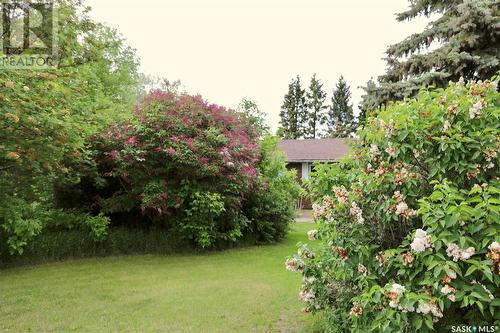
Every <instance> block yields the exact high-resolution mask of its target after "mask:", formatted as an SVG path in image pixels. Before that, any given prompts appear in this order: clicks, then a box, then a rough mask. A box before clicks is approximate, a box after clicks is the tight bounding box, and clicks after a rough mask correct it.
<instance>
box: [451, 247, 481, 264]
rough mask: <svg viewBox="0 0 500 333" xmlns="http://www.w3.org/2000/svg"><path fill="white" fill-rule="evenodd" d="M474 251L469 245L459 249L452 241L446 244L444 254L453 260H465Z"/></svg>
mask: <svg viewBox="0 0 500 333" xmlns="http://www.w3.org/2000/svg"><path fill="white" fill-rule="evenodd" d="M474 253H476V250H475V249H474V248H473V247H472V246H471V247H469V248H467V249H465V250H462V249H460V247H458V245H456V244H454V243H450V244H448V247H447V248H446V254H447V255H448V257H452V258H453V261H459V260H467V259H469V258H470V257H471V256H473V255H474Z"/></svg>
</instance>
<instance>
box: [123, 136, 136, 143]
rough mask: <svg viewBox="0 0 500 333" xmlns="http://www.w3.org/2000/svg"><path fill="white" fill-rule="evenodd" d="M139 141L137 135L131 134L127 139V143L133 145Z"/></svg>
mask: <svg viewBox="0 0 500 333" xmlns="http://www.w3.org/2000/svg"><path fill="white" fill-rule="evenodd" d="M136 142H137V137H136V136H131V137H130V138H128V140H127V141H125V144H127V145H133V144H135V143H136Z"/></svg>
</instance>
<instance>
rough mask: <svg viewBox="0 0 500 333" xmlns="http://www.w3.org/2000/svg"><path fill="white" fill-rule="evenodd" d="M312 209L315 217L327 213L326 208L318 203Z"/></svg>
mask: <svg viewBox="0 0 500 333" xmlns="http://www.w3.org/2000/svg"><path fill="white" fill-rule="evenodd" d="M312 209H313V217H320V216H322V215H323V214H324V213H325V208H323V206H321V205H318V204H316V203H314V204H313V205H312Z"/></svg>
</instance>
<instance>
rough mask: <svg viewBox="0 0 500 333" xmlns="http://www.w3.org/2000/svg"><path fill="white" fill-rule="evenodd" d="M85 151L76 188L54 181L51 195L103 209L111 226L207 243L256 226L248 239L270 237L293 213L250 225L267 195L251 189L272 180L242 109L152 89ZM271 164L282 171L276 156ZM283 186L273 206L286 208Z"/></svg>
mask: <svg viewBox="0 0 500 333" xmlns="http://www.w3.org/2000/svg"><path fill="white" fill-rule="evenodd" d="M92 149H93V150H94V161H95V163H96V167H95V169H92V168H90V170H94V175H91V174H90V173H89V171H87V172H86V176H85V177H83V179H82V180H81V181H80V182H79V184H78V185H77V186H76V187H73V188H71V187H67V186H62V187H60V189H59V191H58V197H59V198H60V199H61V200H60V201H62V202H63V203H66V204H68V202H69V201H71V200H73V199H74V198H77V201H78V202H76V203H75V202H73V203H71V202H70V206H73V207H74V205H75V204H76V206H79V207H82V205H83V206H86V207H85V208H86V209H87V210H90V211H94V212H99V213H104V214H107V215H109V216H111V218H112V225H126V226H130V227H140V228H148V229H151V228H161V229H163V230H169V231H170V232H171V233H173V234H176V235H178V236H179V237H181V238H187V239H190V240H192V241H193V243H194V244H196V245H197V246H200V247H213V246H215V245H224V244H230V243H233V242H235V241H237V240H240V239H241V238H242V237H243V236H244V235H245V234H249V233H259V230H260V231H261V232H262V233H265V234H266V235H265V237H259V236H258V237H252V238H253V239H257V240H259V239H260V240H263V241H275V240H278V239H279V238H281V237H282V236H283V235H284V233H285V230H286V228H287V225H288V222H289V221H290V220H292V218H293V215H291V214H281V215H279V214H274V215H273V216H272V219H270V220H269V219H268V218H267V219H266V221H265V223H270V226H267V227H266V228H260V229H259V228H257V225H260V223H262V222H263V221H257V219H256V216H257V215H256V214H257V213H256V212H257V211H256V210H255V209H254V208H255V207H256V206H262V205H266V204H269V202H268V200H267V199H266V198H269V200H270V199H272V198H271V197H269V196H263V195H260V194H259V195H258V197H259V198H260V199H262V200H261V201H262V202H259V201H258V200H255V198H256V194H257V193H261V191H262V189H264V188H268V185H269V184H272V183H273V182H274V181H275V180H274V179H271V178H270V177H271V176H272V177H274V176H275V175H270V174H268V173H266V170H267V169H266V168H265V167H263V166H264V165H265V164H266V160H267V158H266V156H267V155H268V154H266V155H265V156H261V149H260V146H259V142H258V134H257V132H256V131H255V130H254V128H253V127H252V126H251V124H250V122H249V121H248V119H247V118H246V117H245V116H244V115H243V114H241V113H236V112H234V111H232V110H228V109H226V108H224V107H221V106H218V105H215V104H209V103H207V102H206V101H204V100H203V99H202V98H201V97H200V96H191V95H187V94H179V93H175V92H172V91H169V90H167V91H160V90H157V91H153V92H152V93H150V94H149V95H148V96H146V97H145V98H144V100H143V101H142V102H141V103H140V104H139V105H138V106H137V108H136V110H135V117H134V120H133V121H132V122H128V123H123V124H119V125H116V126H114V127H113V128H111V129H110V130H109V131H107V132H106V133H103V134H102V135H99V136H97V137H95V138H94V142H93V144H92ZM272 154H274V152H272ZM261 166H262V167H261ZM279 167H280V170H282V171H283V172H285V173H286V170H285V166H284V161H280V165H279ZM289 178H290V177H289ZM286 184H288V183H286ZM290 186H295V185H294V184H293V185H290ZM287 190H288V192H289V194H288V197H292V200H287V201H285V202H284V206H286V207H285V208H282V209H281V210H283V209H286V210H287V211H290V207H293V194H292V193H293V192H294V191H290V189H287ZM278 204H283V201H279V202H278ZM271 213H273V212H271ZM259 214H260V213H259ZM269 232H271V234H270V235H269Z"/></svg>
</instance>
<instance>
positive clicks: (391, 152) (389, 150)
mask: <svg viewBox="0 0 500 333" xmlns="http://www.w3.org/2000/svg"><path fill="white" fill-rule="evenodd" d="M385 152H386V153H387V154H389V156H391V157H396V148H394V146H393V145H392V143H389V146H388V147H387V148H385Z"/></svg>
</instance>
